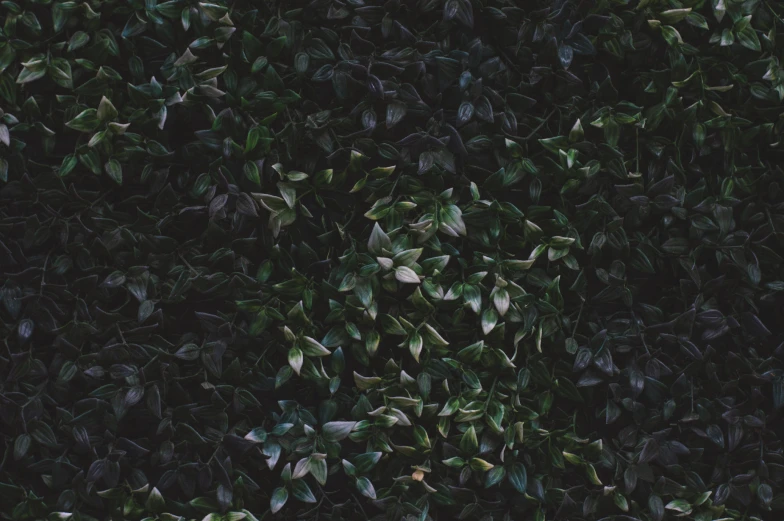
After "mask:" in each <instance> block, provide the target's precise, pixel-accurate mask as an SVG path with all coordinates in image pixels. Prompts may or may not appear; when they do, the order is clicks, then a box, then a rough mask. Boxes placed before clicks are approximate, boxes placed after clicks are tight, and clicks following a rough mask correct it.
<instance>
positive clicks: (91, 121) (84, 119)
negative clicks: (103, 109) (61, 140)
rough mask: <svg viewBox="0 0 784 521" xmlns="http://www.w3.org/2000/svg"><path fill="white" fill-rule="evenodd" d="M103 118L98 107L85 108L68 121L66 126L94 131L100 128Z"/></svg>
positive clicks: (82, 130)
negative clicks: (100, 116)
mask: <svg viewBox="0 0 784 521" xmlns="http://www.w3.org/2000/svg"><path fill="white" fill-rule="evenodd" d="M100 124H101V120H100V119H99V118H98V111H97V110H96V109H85V110H83V111H82V112H80V113H79V115H78V116H76V117H75V118H73V119H72V120H71V121H69V122H68V123H66V126H68V127H70V128H72V129H74V130H78V131H80V132H92V131H94V130H95V129H97V128H98V125H100Z"/></svg>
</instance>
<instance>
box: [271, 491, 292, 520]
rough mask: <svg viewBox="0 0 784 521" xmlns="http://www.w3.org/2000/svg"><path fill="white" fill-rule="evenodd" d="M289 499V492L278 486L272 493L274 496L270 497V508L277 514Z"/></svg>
mask: <svg viewBox="0 0 784 521" xmlns="http://www.w3.org/2000/svg"><path fill="white" fill-rule="evenodd" d="M288 500H289V492H288V490H286V489H285V488H283V487H278V488H276V489H275V491H274V492H273V493H272V497H271V498H270V510H271V511H272V513H273V514H276V513H278V512H279V511H280V509H281V508H283V505H285V504H286V501H288Z"/></svg>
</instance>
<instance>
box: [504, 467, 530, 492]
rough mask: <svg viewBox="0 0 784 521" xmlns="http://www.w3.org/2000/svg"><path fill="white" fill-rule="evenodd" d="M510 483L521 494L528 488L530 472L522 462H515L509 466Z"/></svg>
mask: <svg viewBox="0 0 784 521" xmlns="http://www.w3.org/2000/svg"><path fill="white" fill-rule="evenodd" d="M508 475H509V483H510V484H511V485H512V486H513V487H514V489H515V490H516V491H518V492H520V493H521V494H525V490H526V488H528V472H527V471H526V469H525V466H524V465H523V464H522V463H513V464H512V465H511V466H510V467H509V473H508Z"/></svg>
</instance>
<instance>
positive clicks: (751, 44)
mask: <svg viewBox="0 0 784 521" xmlns="http://www.w3.org/2000/svg"><path fill="white" fill-rule="evenodd" d="M737 36H738V43H740V44H741V45H742V46H744V47H746V48H747V49H751V50H752V51H761V50H762V47H761V45H760V41H759V37H758V36H757V31H755V30H754V28H753V27H752V26H751V25H747V26H746V27H744V28H743V29H742V30H740V31H738V33H737Z"/></svg>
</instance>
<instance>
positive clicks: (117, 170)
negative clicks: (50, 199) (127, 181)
mask: <svg viewBox="0 0 784 521" xmlns="http://www.w3.org/2000/svg"><path fill="white" fill-rule="evenodd" d="M104 170H106V173H107V174H108V175H109V177H111V178H112V180H113V181H114V182H115V183H117V184H118V185H121V184H122V181H123V180H122V167H121V166H120V162H119V161H117V160H116V159H110V160H109V161H107V163H106V164H105V165H104ZM61 175H63V174H62V173H61Z"/></svg>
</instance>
